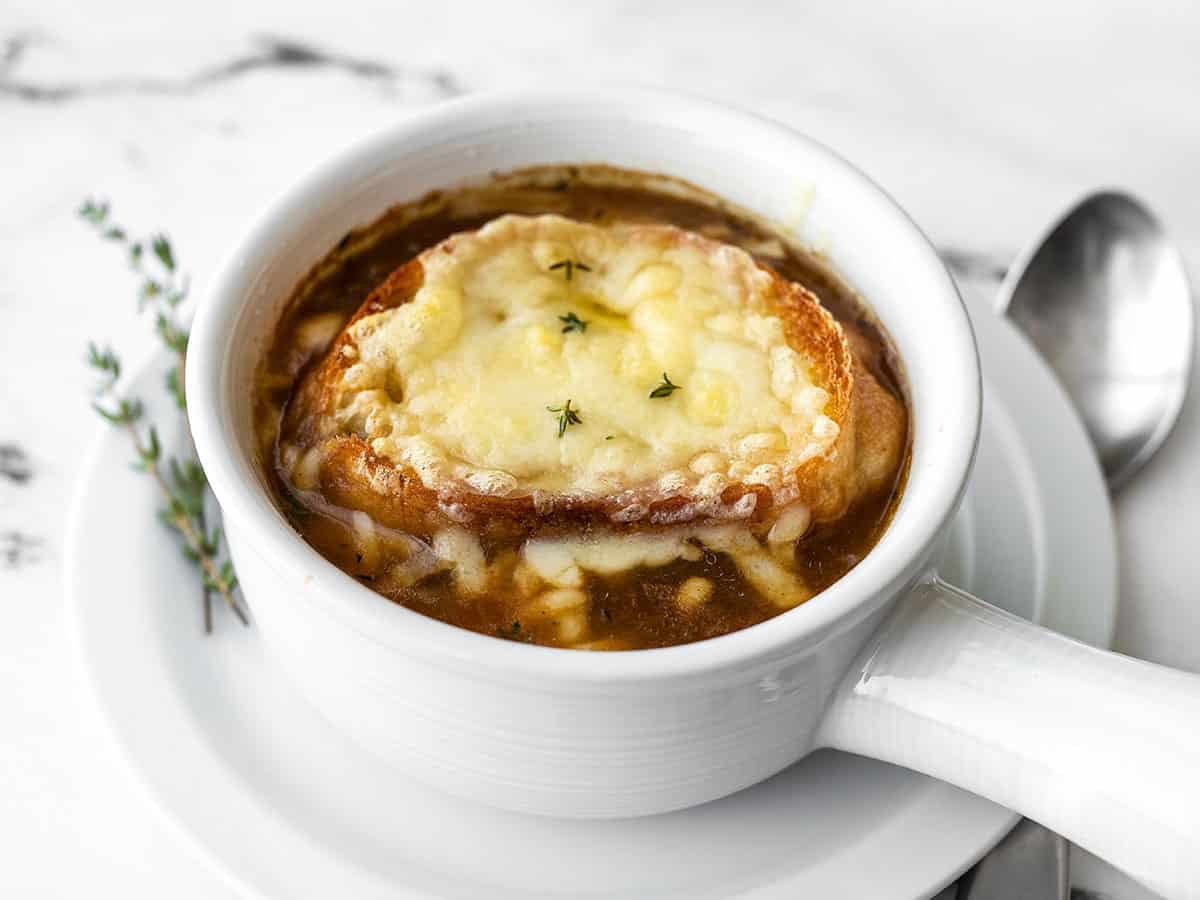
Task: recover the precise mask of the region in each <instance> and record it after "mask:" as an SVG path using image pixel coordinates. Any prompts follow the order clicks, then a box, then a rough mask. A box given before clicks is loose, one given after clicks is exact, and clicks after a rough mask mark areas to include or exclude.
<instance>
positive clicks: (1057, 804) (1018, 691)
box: [820, 578, 1200, 900]
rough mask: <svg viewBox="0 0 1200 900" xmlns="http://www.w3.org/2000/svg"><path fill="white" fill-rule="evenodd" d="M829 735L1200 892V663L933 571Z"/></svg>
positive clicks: (1190, 893) (862, 671)
mask: <svg viewBox="0 0 1200 900" xmlns="http://www.w3.org/2000/svg"><path fill="white" fill-rule="evenodd" d="M820 738H821V740H822V742H823V743H824V744H825V745H826V746H832V747H836V748H838V749H841V750H847V751H849V752H852V753H859V754H862V755H865V756H872V757H875V758H877V759H882V760H886V761H888V762H892V763H896V764H898V765H902V766H906V767H908V768H911V769H915V770H917V771H919V772H924V773H926V774H928V775H932V776H934V777H936V778H940V779H942V780H944V781H948V782H950V783H951V784H956V785H958V786H959V787H962V788H965V789H967V790H969V791H972V792H973V793H976V794H980V795H982V796H984V797H987V798H989V799H991V800H994V801H996V802H997V803H1000V804H1002V805H1004V806H1007V807H1009V808H1010V809H1013V810H1015V811H1017V812H1019V813H1021V814H1023V815H1025V816H1027V817H1029V818H1031V819H1033V820H1035V821H1037V822H1040V823H1042V824H1043V825H1045V826H1046V827H1048V828H1050V829H1052V830H1054V831H1057V832H1059V833H1060V834H1062V835H1064V836H1065V837H1066V838H1068V839H1069V840H1071V841H1073V842H1074V843H1077V844H1079V845H1080V846H1082V847H1084V848H1086V849H1087V850H1090V851H1091V852H1092V853H1095V854H1096V855H1098V856H1100V857H1102V858H1103V859H1107V860H1108V861H1109V862H1111V863H1113V864H1114V865H1116V866H1118V867H1119V868H1122V869H1124V870H1125V871H1126V872H1128V873H1129V874H1130V875H1131V876H1133V877H1134V878H1137V879H1138V880H1140V881H1142V882H1144V883H1145V884H1146V885H1147V886H1148V887H1150V888H1151V889H1153V890H1156V891H1158V892H1159V893H1161V894H1163V895H1164V896H1166V897H1172V898H1180V900H1200V676H1197V675H1192V674H1188V673H1185V672H1179V671H1175V670H1173V669H1168V668H1164V667H1162V666H1157V665H1154V664H1152V663H1147V662H1142V661H1140V660H1136V659H1131V658H1129V657H1125V656H1120V655H1118V654H1115V653H1109V652H1106V651H1103V650H1097V649H1096V648H1094V647H1089V646H1087V645H1086V644H1082V643H1079V642H1077V641H1074V640H1072V639H1070V638H1067V637H1064V636H1063V635H1060V634H1057V633H1055V632H1052V631H1049V630H1047V629H1044V628H1041V627H1039V626H1037V625H1032V624H1030V623H1029V622H1026V621H1025V620H1023V619H1020V618H1017V617H1016V616H1012V615H1010V614H1009V613H1006V612H1004V611H1002V610H999V609H996V608H995V607H992V606H990V605H988V604H986V603H984V602H983V601H981V600H978V599H976V598H974V597H972V596H970V595H969V594H967V593H965V592H963V591H960V590H958V589H957V588H954V587H951V586H950V585H947V584H945V583H944V582H941V581H940V580H938V579H936V578H930V579H928V580H926V581H923V582H921V583H919V584H918V585H917V586H916V587H915V588H914V589H913V590H912V591H911V592H910V593H909V594H908V595H907V596H906V597H903V598H902V599H901V600H900V602H899V604H898V607H897V609H896V610H895V611H894V612H893V614H892V615H891V617H890V618H889V619H888V620H887V621H886V622H885V624H884V625H883V627H882V628H881V629H880V631H879V633H878V634H877V635H876V636H875V638H874V639H873V640H872V641H871V642H870V643H869V644H868V645H867V647H866V649H865V650H864V651H863V654H862V655H861V656H860V658H859V660H858V661H857V662H856V664H855V665H854V666H853V667H852V668H851V670H850V671H849V673H848V674H847V675H846V677H845V679H844V680H843V682H842V684H841V686H840V688H839V690H838V693H837V695H836V696H835V699H834V701H833V702H832V704H831V705H830V708H829V710H828V711H827V713H826V716H825V720H824V722H823V724H822V731H821V735H820Z"/></svg>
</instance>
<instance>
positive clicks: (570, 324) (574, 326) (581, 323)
mask: <svg viewBox="0 0 1200 900" xmlns="http://www.w3.org/2000/svg"><path fill="white" fill-rule="evenodd" d="M558 321H560V322H562V323H563V327H562V333H563V334H566V333H567V332H568V331H578V332H580V333H581V334H582V333H583V332H585V331H587V327H588V323H587V322H586V321H585V320H583V319H581V318H579V316H577V315H575V313H573V312H569V313H567V314H566V315H565V316H559V317H558Z"/></svg>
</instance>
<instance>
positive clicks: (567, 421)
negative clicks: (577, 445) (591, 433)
mask: <svg viewBox="0 0 1200 900" xmlns="http://www.w3.org/2000/svg"><path fill="white" fill-rule="evenodd" d="M546 410H547V411H548V412H552V413H557V414H558V436H559V437H560V438H561V437H562V436H563V435H564V434H566V433H567V426H568V425H579V424H581V423H582V422H583V419H581V418H580V417H579V410H578V409H571V401H570V400H567V402H566V403H564V404H563V405H562V406H547V407H546Z"/></svg>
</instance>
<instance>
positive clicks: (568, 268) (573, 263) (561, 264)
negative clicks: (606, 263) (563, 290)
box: [550, 259, 592, 281]
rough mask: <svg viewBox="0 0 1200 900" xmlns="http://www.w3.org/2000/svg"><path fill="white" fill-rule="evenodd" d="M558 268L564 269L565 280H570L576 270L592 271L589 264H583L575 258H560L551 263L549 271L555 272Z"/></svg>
mask: <svg viewBox="0 0 1200 900" xmlns="http://www.w3.org/2000/svg"><path fill="white" fill-rule="evenodd" d="M559 269H563V270H565V271H564V274H565V275H566V277H567V281H570V280H571V278H572V277H573V276H574V275H575V272H576V271H579V272H590V271H592V268H591V266H587V265H584V264H583V263H581V262H580V261H579V260H577V259H560V260H559V261H558V262H556V263H555V264H554V265H552V266H551V267H550V271H551V272H556V271H558V270H559Z"/></svg>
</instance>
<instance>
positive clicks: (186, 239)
mask: <svg viewBox="0 0 1200 900" xmlns="http://www.w3.org/2000/svg"><path fill="white" fill-rule="evenodd" d="M742 6H743V7H744V8H739V9H738V10H737V11H736V12H735V11H734V9H733V7H727V8H723V7H721V6H718V5H715V4H705V3H689V4H676V3H665V2H652V0H639V2H637V3H629V2H606V3H591V4H570V5H568V4H563V3H548V2H547V3H536V4H496V3H490V4H489V3H482V2H480V3H462V2H444V3H438V4H428V3H421V4H418V3H378V4H363V3H355V2H341V3H337V4H299V3H283V2H261V3H259V2H236V3H235V2H219V0H211V2H208V3H204V4H179V5H173V4H170V3H166V2H161V0H160V2H157V3H150V2H147V0H118V2H107V3H103V4H86V5H85V4H82V3H70V2H64V0H37V2H34V0H8V2H6V3H5V4H4V6H3V8H0V613H2V614H3V623H4V624H3V627H0V844H2V845H3V846H5V847H6V848H7V849H8V851H9V852H7V853H6V854H5V857H6V860H5V864H4V865H3V866H2V867H0V892H3V893H5V894H6V895H12V896H21V897H67V896H77V895H79V894H80V893H82V891H83V890H84V889H87V890H88V891H89V892H90V893H92V894H95V895H98V896H108V895H115V894H116V893H117V891H118V890H119V891H120V892H121V893H122V895H124V896H130V897H143V896H144V897H158V896H172V897H179V898H186V897H196V898H200V897H204V898H216V897H225V896H232V893H231V891H230V889H229V887H228V886H227V885H225V884H224V883H223V882H222V881H221V880H220V879H219V877H218V876H217V875H216V874H215V873H214V872H213V871H212V870H210V869H209V868H207V867H206V866H205V864H204V863H203V862H201V861H200V860H198V859H197V858H196V857H195V856H194V855H193V854H192V852H191V851H190V850H189V848H188V847H187V846H185V844H184V843H183V842H181V841H180V840H179V839H178V838H177V836H175V835H174V834H173V833H172V832H171V831H169V830H168V829H167V828H166V827H165V826H164V825H163V824H161V821H160V820H159V819H158V818H157V817H156V816H155V815H154V813H153V811H152V810H151V809H150V807H149V805H148V804H147V803H146V802H145V801H144V800H143V799H142V798H141V796H140V795H137V794H135V793H134V792H132V791H131V790H130V789H129V784H128V781H127V779H126V778H125V776H124V774H123V773H121V772H120V771H119V768H118V766H117V762H116V761H115V759H114V758H113V753H112V751H111V749H110V748H109V746H108V744H107V742H106V739H105V737H104V735H103V734H102V733H101V732H100V725H99V723H98V721H97V720H96V718H95V713H94V712H93V711H92V710H91V708H90V705H89V704H88V702H87V700H86V698H85V696H84V695H83V694H82V693H81V692H80V690H79V684H78V679H77V676H76V671H75V669H74V660H73V656H72V653H71V646H70V643H69V637H68V635H67V634H66V633H65V629H64V627H63V621H62V608H63V599H62V591H61V580H62V546H61V542H62V534H63V523H64V517H65V515H66V509H67V505H68V502H69V498H70V496H71V493H72V489H73V481H74V478H75V472H76V467H77V465H78V463H79V460H80V456H81V452H82V450H83V448H84V446H85V445H86V443H87V441H88V439H89V437H90V436H91V434H92V432H93V428H94V427H95V425H94V423H93V419H94V416H92V415H91V413H90V412H89V411H88V409H87V398H88V390H89V386H90V384H91V377H90V376H89V374H88V373H87V372H86V371H85V369H84V367H83V366H82V364H81V355H82V350H83V347H84V345H85V343H86V341H87V340H88V339H89V338H95V339H98V340H102V341H110V342H112V343H113V344H114V345H116V346H117V347H119V348H120V349H121V350H122V351H123V353H124V355H125V357H126V359H127V360H131V361H132V360H136V359H137V358H139V357H140V356H144V355H145V354H147V353H148V352H150V349H151V347H152V346H153V340H152V335H151V334H150V332H149V330H148V328H147V325H146V323H144V322H142V321H140V320H138V319H137V317H136V315H135V304H134V302H133V296H132V286H131V282H130V279H129V276H128V273H127V272H126V271H124V268H123V266H122V265H121V264H120V263H119V262H118V260H117V259H116V258H115V256H114V254H113V252H112V251H111V248H109V247H105V246H102V245H100V243H99V242H97V241H96V240H95V239H94V238H93V237H92V236H91V235H90V234H88V233H87V232H86V230H85V229H84V228H83V227H82V226H81V225H80V224H79V223H78V221H77V220H76V218H75V216H74V211H75V209H76V208H77V206H78V204H79V202H80V200H81V199H82V198H83V197H84V196H87V195H100V196H105V197H109V198H111V199H112V200H113V202H114V205H115V207H116V210H117V214H118V216H119V217H120V218H121V220H122V221H124V222H127V223H129V224H130V226H131V227H133V228H135V229H137V230H139V231H149V230H152V229H154V228H158V227H162V228H165V229H167V230H169V231H170V233H171V235H172V236H173V238H174V239H175V241H176V244H177V246H178V248H179V251H180V255H181V256H182V258H183V261H184V264H185V266H186V267H187V268H188V269H189V270H190V271H191V272H193V273H194V275H195V284H196V287H197V289H199V290H202V289H203V287H204V281H205V278H206V276H207V275H208V274H209V273H211V272H212V271H213V270H214V267H215V265H216V263H217V260H218V259H219V257H220V256H221V255H222V254H223V253H224V252H225V250H226V249H227V247H228V246H229V243H230V241H231V239H232V237H233V236H234V235H236V234H238V233H239V231H240V230H241V229H242V228H243V226H244V225H245V223H246V222H247V220H248V219H249V218H250V217H252V216H253V215H254V214H255V213H256V212H257V211H258V210H259V209H261V207H262V206H263V205H264V203H266V202H267V201H268V200H269V199H270V198H272V197H273V196H275V195H276V194H277V193H278V192H279V191H281V190H282V189H283V188H284V187H285V186H286V185H288V184H289V183H290V182H291V181H292V180H293V179H294V178H296V177H297V176H298V175H300V174H301V173H303V172H305V171H307V170H308V169H309V168H311V167H312V166H313V165H314V164H315V163H317V162H318V161H319V160H321V159H323V158H324V157H326V156H327V155H329V154H330V153H332V152H334V151H335V150H337V149H338V148H340V147H342V146H343V145H345V144H347V143H348V142H350V141H353V140H355V139H356V138H358V137H360V136H361V135H362V134H364V133H365V132H367V131H369V130H371V129H373V128H375V127H377V126H379V125H380V124H382V123H386V122H390V121H394V120H395V119H397V118H399V117H402V116H404V115H405V114H406V113H407V112H408V111H409V110H412V109H415V108H417V107H419V106H422V105H425V104H428V103H432V102H436V101H438V100H441V99H443V98H447V97H452V96H456V95H458V94H461V93H465V92H469V91H476V90H481V89H486V88H491V87H496V86H501V85H514V84H521V83H531V82H533V83H537V82H545V81H547V80H554V81H562V80H565V79H571V78H577V79H604V80H613V79H618V80H627V81H639V82H645V83H654V84H663V85H670V86H676V87H681V88H685V89H687V90H690V91H694V92H698V93H703V94H707V95H711V96H714V97H717V98H723V99H727V100H729V101H732V102H735V103H738V104H741V105H745V106H750V107H753V108H755V109H758V110H760V111H762V112H765V113H768V114H770V115H772V116H775V117H777V118H780V119H783V120H785V121H787V122H790V123H792V124H795V125H796V126H798V127H800V128H802V129H803V130H805V131H807V132H809V133H811V134H813V135H814V136H816V137H817V138H819V139H822V140H824V141H826V142H828V143H830V144H832V145H833V146H835V147H837V148H838V149H839V150H840V151H841V152H842V153H843V154H845V155H846V156H848V157H849V158H850V159H852V160H853V161H855V162H856V163H857V164H859V165H860V166H861V167H863V168H864V169H865V170H866V171H867V172H869V173H870V174H871V175H872V176H874V177H875V178H877V179H878V180H879V181H880V182H881V183H883V184H884V185H885V186H887V187H888V189H889V190H891V191H892V192H893V194H894V195H895V196H896V197H897V198H898V199H899V201H900V202H901V203H902V204H903V205H904V206H906V207H907V209H908V210H909V211H910V213H911V214H912V215H913V216H914V217H915V218H916V220H917V221H918V222H919V223H920V224H921V225H922V227H924V228H925V229H926V231H927V232H928V233H929V234H930V235H931V237H932V238H933V240H934V241H935V242H936V243H937V245H938V246H939V247H940V248H941V249H942V250H943V251H944V253H945V255H946V257H947V259H948V261H949V262H950V263H951V264H952V266H953V267H954V269H955V270H956V272H957V273H958V274H959V275H960V277H962V278H963V279H964V281H965V282H967V283H969V286H970V289H972V290H985V291H986V290H992V289H994V285H995V283H996V280H997V279H998V278H999V277H1000V275H1001V274H1002V273H1003V270H1004V268H1005V266H1006V264H1007V263H1008V261H1009V260H1010V259H1012V258H1013V256H1014V255H1015V254H1016V252H1017V251H1018V249H1019V248H1020V247H1021V246H1022V244H1023V243H1024V241H1025V240H1026V239H1027V238H1028V237H1029V236H1030V235H1032V234H1034V233H1036V232H1037V231H1038V230H1039V229H1040V228H1041V227H1042V226H1043V224H1044V223H1045V222H1046V221H1047V219H1048V218H1050V217H1051V216H1053V215H1054V214H1055V213H1056V212H1057V211H1058V210H1059V209H1060V208H1061V207H1062V206H1063V205H1064V204H1066V203H1068V202H1069V201H1070V200H1072V199H1073V198H1074V197H1076V196H1077V195H1079V194H1080V193H1081V192H1083V191H1085V190H1087V189H1090V188H1093V187H1095V186H1099V185H1114V184H1115V185H1121V186H1124V187H1126V188H1130V189H1132V190H1134V191H1137V192H1139V193H1140V194H1142V195H1143V196H1144V197H1146V198H1147V200H1148V201H1149V202H1150V203H1151V205H1152V206H1154V207H1155V208H1156V209H1157V210H1158V211H1159V212H1160V214H1161V215H1162V217H1163V218H1164V220H1165V221H1166V223H1167V224H1168V225H1169V227H1170V228H1171V229H1172V232H1173V233H1174V234H1175V236H1176V237H1177V239H1178V241H1179V243H1180V245H1181V247H1182V249H1183V252H1184V255H1185V257H1186V259H1187V260H1188V262H1189V265H1190V266H1191V268H1192V271H1193V272H1195V271H1196V267H1197V263H1198V262H1200V190H1197V187H1198V183H1197V182H1198V176H1197V175H1196V172H1195V161H1196V156H1197V151H1198V150H1200V116H1198V115H1197V114H1196V111H1195V88H1196V85H1197V84H1200V54H1197V53H1196V50H1195V48H1196V44H1197V38H1198V37H1200V7H1197V6H1195V5H1194V4H1188V3H1184V2H1179V3H1169V2H1164V3H1159V4H1154V5H1153V7H1152V8H1150V7H1146V6H1145V5H1143V4H1137V3H1132V2H1131V3H1121V4H1096V3H1093V2H1083V0H1071V2H1060V3H1056V4H1047V3H1037V2H1031V0H1021V2H1009V3H1001V4H997V3H993V4H986V5H985V4H980V5H971V4H956V5H951V4H948V3H939V2H934V0H916V2H909V3H906V4H903V5H900V4H894V5H891V6H890V7H889V8H888V9H886V10H885V9H883V8H882V5H878V6H876V5H870V6H868V5H866V4H863V5H861V6H860V5H851V4H822V5H817V4H796V3H784V2H764V3H760V4H756V5H749V4H746V5H742ZM847 7H850V8H847ZM969 7H973V8H969ZM1198 454H1200V391H1195V390H1193V392H1192V395H1191V398H1190V400H1189V402H1188V404H1187V406H1186V407H1185V410H1184V413H1183V417H1182V420H1181V421H1180V423H1179V426H1178V428H1177V430H1176V432H1175V434H1174V435H1173V436H1172V438H1171V439H1170V441H1169V442H1168V443H1167V445H1166V447H1165V448H1164V449H1163V451H1162V453H1161V454H1160V456H1159V457H1158V458H1157V459H1156V460H1155V462H1154V463H1153V464H1152V465H1151V467H1150V468H1149V469H1147V470H1146V472H1145V473H1144V474H1143V475H1142V476H1140V477H1139V479H1138V480H1137V481H1136V483H1134V484H1133V485H1132V486H1131V487H1129V488H1128V489H1126V490H1125V491H1124V492H1123V493H1122V494H1121V495H1120V496H1119V497H1118V498H1117V499H1116V509H1117V515H1118V523H1119V529H1120V553H1121V567H1122V575H1121V582H1122V583H1121V586H1122V607H1121V614H1120V619H1119V626H1118V636H1117V646H1118V648H1119V649H1121V650H1122V651H1124V652H1126V653H1131V654H1134V655H1138V656H1142V657H1146V658H1149V659H1153V660H1158V661H1161V662H1164V663H1168V664H1171V665H1176V666H1182V667H1185V668H1189V669H1193V670H1200V604H1198V603H1196V602H1194V601H1195V596H1196V585H1197V583H1198V582H1200V554H1197V553H1196V552H1195V535H1196V534H1197V531H1198V527H1200V466H1198V465H1197V463H1196V460H1197V459H1198V458H1200V456H1198ZM95 602H97V603H119V602H121V598H120V596H119V595H118V596H97V597H96V598H95ZM231 827H236V823H231ZM1076 869H1077V876H1078V877H1077V880H1078V882H1079V883H1080V884H1081V886H1082V888H1084V889H1086V890H1087V892H1088V893H1093V894H1099V895H1103V896H1108V897H1111V898H1115V900H1125V898H1129V900H1134V898H1144V897H1146V896H1148V895H1146V894H1145V892H1143V891H1141V890H1140V889H1139V888H1137V887H1136V886H1134V885H1132V884H1131V883H1129V882H1128V881H1127V880H1125V879H1123V878H1122V877H1121V876H1120V875H1118V874H1116V873H1114V872H1113V871H1112V870H1110V869H1108V868H1107V867H1105V866H1103V865H1102V864H1099V863H1098V862H1096V861H1094V860H1090V859H1087V858H1081V859H1080V860H1079V861H1078V864H1077V866H1076Z"/></svg>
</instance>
